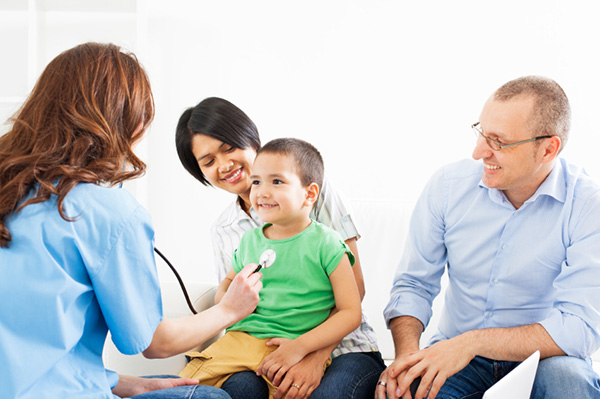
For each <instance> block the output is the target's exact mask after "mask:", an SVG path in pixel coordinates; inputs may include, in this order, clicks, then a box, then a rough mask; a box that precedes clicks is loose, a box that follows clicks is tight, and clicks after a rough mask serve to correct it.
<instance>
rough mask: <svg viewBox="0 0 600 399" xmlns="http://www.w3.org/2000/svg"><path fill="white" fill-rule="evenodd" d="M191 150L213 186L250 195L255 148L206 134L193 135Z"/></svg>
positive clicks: (243, 197) (234, 192)
mask: <svg viewBox="0 0 600 399" xmlns="http://www.w3.org/2000/svg"><path fill="white" fill-rule="evenodd" d="M192 152H193V153H194V157H195V158H196V160H197V161H198V166H199V167H200V170H201V171H202V173H203V174H204V176H205V177H206V179H207V180H208V182H209V183H210V184H211V185H213V186H214V187H217V188H220V189H222V190H225V191H227V192H230V193H232V194H236V195H239V196H241V197H242V199H243V200H244V201H246V198H248V195H249V193H250V188H251V186H252V182H251V181H250V175H251V174H252V164H253V163H254V158H256V151H255V150H254V149H253V148H251V147H248V148H245V149H241V148H237V147H234V146H232V145H230V144H226V143H224V142H222V141H220V140H217V139H215V138H212V137H210V136H207V135H204V134H195V135H194V137H193V138H192Z"/></svg>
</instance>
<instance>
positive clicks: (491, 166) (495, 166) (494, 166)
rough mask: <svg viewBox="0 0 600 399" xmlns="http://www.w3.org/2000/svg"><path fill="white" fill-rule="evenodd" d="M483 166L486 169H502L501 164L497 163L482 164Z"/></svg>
mask: <svg viewBox="0 0 600 399" xmlns="http://www.w3.org/2000/svg"><path fill="white" fill-rule="evenodd" d="M483 166H484V167H485V168H486V169H491V170H498V169H502V166H498V165H488V164H483Z"/></svg>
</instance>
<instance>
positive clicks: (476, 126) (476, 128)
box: [471, 122, 554, 151]
mask: <svg viewBox="0 0 600 399" xmlns="http://www.w3.org/2000/svg"><path fill="white" fill-rule="evenodd" d="M471 129H473V131H474V132H475V134H476V135H477V137H478V138H479V136H481V137H483V138H484V139H485V142H486V143H487V145H488V147H490V148H491V149H492V150H494V151H500V150H501V149H503V148H508V147H513V146H515V145H519V144H525V143H530V142H532V141H537V140H542V139H549V138H550V137H554V136H538V137H532V138H530V139H527V140H521V141H517V142H516V143H509V144H501V143H499V142H498V141H496V140H494V139H491V138H489V137H488V136H486V135H485V134H483V130H482V129H481V127H479V122H475V123H473V124H472V125H471ZM492 143H493V144H494V145H496V146H498V148H494V146H493V145H492Z"/></svg>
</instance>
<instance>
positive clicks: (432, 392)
mask: <svg viewBox="0 0 600 399" xmlns="http://www.w3.org/2000/svg"><path fill="white" fill-rule="evenodd" d="M474 357H475V353H474V352H473V349H472V347H471V345H469V340H468V339H466V338H465V336H464V335H459V336H456V337H454V338H452V339H448V340H444V341H440V342H437V343H435V344H434V345H432V346H430V347H429V348H426V349H423V350H420V351H417V352H414V353H412V354H410V355H409V356H406V357H404V358H401V359H400V360H399V361H397V362H394V364H393V365H392V366H390V367H389V369H390V373H389V377H391V378H392V379H396V381H397V387H396V392H395V395H396V396H391V397H392V398H396V397H400V396H401V395H404V394H405V393H409V396H402V397H403V398H410V392H409V391H410V384H411V383H412V382H413V381H414V380H415V379H416V378H418V377H421V382H420V384H419V387H418V388H417V391H416V392H415V399H419V398H429V399H433V398H435V397H436V395H437V393H438V392H439V390H440V388H441V387H442V385H444V383H445V382H446V380H447V379H448V378H449V377H451V376H452V375H454V374H456V373H458V372H459V371H460V370H462V369H463V368H465V367H466V366H467V365H468V364H469V362H470V361H471V360H472V359H473V358H474ZM388 389H389V386H388Z"/></svg>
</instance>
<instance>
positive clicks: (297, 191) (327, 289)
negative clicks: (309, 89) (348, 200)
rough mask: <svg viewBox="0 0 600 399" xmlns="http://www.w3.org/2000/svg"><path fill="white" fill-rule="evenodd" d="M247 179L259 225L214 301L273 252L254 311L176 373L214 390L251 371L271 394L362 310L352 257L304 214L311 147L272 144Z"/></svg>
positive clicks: (317, 158)
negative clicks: (244, 269)
mask: <svg viewBox="0 0 600 399" xmlns="http://www.w3.org/2000/svg"><path fill="white" fill-rule="evenodd" d="M251 180H252V190H251V193H250V201H251V202H252V206H253V207H254V209H256V210H257V212H258V214H259V216H260V218H261V219H262V220H263V221H264V222H265V223H266V224H265V225H264V226H262V227H259V228H256V229H254V230H250V231H248V232H247V233H245V234H244V236H243V237H242V240H241V242H240V246H239V248H238V249H237V250H236V252H235V253H234V256H233V270H232V271H230V272H229V274H228V275H227V277H226V278H225V279H224V280H223V282H221V284H220V285H219V288H218V291H217V294H216V297H215V302H217V303H218V302H219V301H220V299H221V298H222V296H223V295H224V294H225V292H226V291H227V288H228V287H229V284H230V283H231V281H232V280H233V278H234V277H235V274H236V273H237V272H239V271H240V270H241V268H242V267H243V265H245V264H248V263H256V262H258V260H259V257H260V255H261V253H262V252H263V251H265V250H266V249H272V250H274V251H275V253H276V259H275V262H274V263H273V265H272V266H271V267H269V268H268V269H265V268H263V269H262V270H261V272H262V273H263V276H262V282H263V289H262V290H261V292H260V301H259V304H258V306H257V308H256V310H255V312H254V313H252V314H251V315H250V316H248V317H246V318H245V319H244V320H242V321H240V322H238V323H236V324H234V325H233V326H231V327H230V328H229V329H228V330H227V333H226V334H225V335H224V336H223V337H222V338H220V339H219V340H218V341H217V342H215V343H214V344H212V345H211V346H210V347H208V348H207V349H206V350H205V351H203V352H202V353H198V352H195V353H188V354H187V355H188V356H190V357H192V360H191V361H190V363H188V365H187V366H186V367H185V369H184V370H183V371H182V372H181V374H180V375H181V376H182V377H189V378H195V379H198V380H199V381H200V383H201V384H208V385H214V386H217V387H220V386H221V385H222V384H223V382H225V380H226V379H227V378H228V377H229V376H230V375H231V374H233V373H236V372H240V371H245V370H252V371H256V372H257V374H259V375H262V376H263V378H265V380H266V381H267V384H268V385H269V394H270V397H273V394H274V392H275V391H276V389H277V388H276V387H275V386H274V385H273V382H275V383H278V382H279V381H281V379H282V378H283V376H284V375H285V373H286V372H287V370H289V368H290V367H292V366H293V365H294V364H296V363H298V362H299V361H300V360H302V358H304V356H306V355H307V354H308V353H311V352H313V351H315V350H318V349H321V348H324V347H326V346H329V345H331V344H334V343H336V342H339V341H340V340H341V339H342V338H343V337H345V336H346V335H347V334H349V333H350V332H351V331H353V330H354V329H355V328H356V327H358V325H359V324H360V320H361V305H360V298H359V294H358V288H357V286H356V282H355V280H354V276H353V274H352V270H351V263H352V264H353V263H354V256H353V255H352V252H350V250H349V248H348V247H347V246H346V244H344V242H343V241H342V239H341V237H340V236H339V235H338V233H336V232H335V231H334V230H331V229H329V228H328V227H326V226H323V225H322V224H320V223H318V222H316V221H314V220H311V219H310V217H309V214H310V211H311V210H312V207H313V205H314V203H315V202H316V200H317V198H318V196H319V192H320V187H321V184H322V182H323V160H322V158H321V155H320V154H319V152H318V151H317V150H316V148H314V147H313V146H312V145H310V144H309V143H307V142H305V141H302V140H298V139H277V140H273V141H271V142H269V143H267V144H266V145H265V146H263V147H262V148H261V149H260V150H259V151H258V154H257V156H256V159H255V161H254V166H253V175H252V176H251ZM272 381H273V382H272ZM290 389H298V390H301V389H302V387H301V386H299V385H297V384H293V385H292V388H290Z"/></svg>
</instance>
